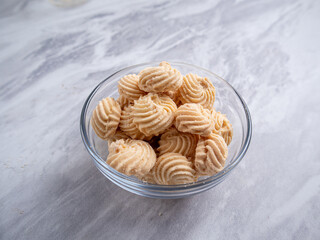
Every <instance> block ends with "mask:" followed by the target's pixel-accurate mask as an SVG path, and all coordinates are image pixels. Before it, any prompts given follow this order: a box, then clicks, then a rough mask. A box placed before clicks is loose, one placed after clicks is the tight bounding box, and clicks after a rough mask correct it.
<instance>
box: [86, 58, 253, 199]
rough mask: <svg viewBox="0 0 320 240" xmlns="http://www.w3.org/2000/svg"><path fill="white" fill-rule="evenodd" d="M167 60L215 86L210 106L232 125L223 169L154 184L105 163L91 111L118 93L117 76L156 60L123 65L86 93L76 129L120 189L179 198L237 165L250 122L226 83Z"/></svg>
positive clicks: (248, 136) (105, 149)
mask: <svg viewBox="0 0 320 240" xmlns="http://www.w3.org/2000/svg"><path fill="white" fill-rule="evenodd" d="M170 63H171V65H172V66H173V67H175V68H177V69H178V70H179V71H180V72H181V73H182V74H183V75H185V74H187V73H190V72H192V73H195V74H197V75H199V76H205V77H208V78H209V79H210V80H211V81H212V83H213V85H214V86H215V88H216V100H215V104H214V107H215V108H216V110H217V111H220V112H222V113H224V114H226V115H227V117H228V119H229V120H230V122H231V124H232V126H233V139H232V142H231V144H230V145H229V147H228V158H227V161H226V164H225V168H224V170H223V171H221V172H219V173H218V174H216V175H214V176H211V177H207V178H200V179H199V180H198V181H197V182H195V183H190V184H182V185H156V184H150V183H146V182H142V181H140V180H139V179H137V178H135V177H130V176H126V175H124V174H122V173H119V172H117V171H116V170H114V169H113V168H111V167H110V166H109V165H107V164H106V162H105V161H106V159H107V155H108V144H107V141H103V140H101V139H100V138H99V137H98V136H97V135H96V134H95V133H94V131H93V129H92V128H91V126H90V118H91V114H92V111H93V110H94V108H95V107H96V105H97V104H98V102H99V101H100V100H101V99H103V98H105V97H113V98H115V99H116V98H117V97H118V96H119V95H118V91H117V87H118V81H119V80H120V78H121V77H123V76H124V75H127V74H133V73H135V74H138V73H139V72H140V71H141V70H142V69H143V68H146V67H149V66H157V65H158V64H159V62H149V63H143V64H138V65H134V66H131V67H127V68H124V69H122V70H120V71H118V72H115V73H114V74H112V75H111V76H109V77H107V78H106V79H105V80H103V81H102V82H101V83H99V84H98V86H97V87H96V88H95V89H94V90H93V91H92V92H91V93H90V95H89V97H88V98H87V100H86V101H85V103H84V106H83V108H82V112H81V117H80V131H81V136H82V140H83V143H84V145H85V147H86V148H87V150H88V152H89V153H90V155H91V157H92V158H93V161H94V163H95V165H96V167H97V168H98V169H99V170H100V172H101V173H102V174H103V175H104V176H105V177H107V178H108V179H109V180H110V181H111V182H113V183H115V184H116V185H118V186H120V187H121V188H123V189H125V190H127V191H129V192H132V193H135V194H138V195H142V196H145V197H152V198H182V197H187V196H191V195H193V194H197V193H201V192H203V191H206V190H208V189H210V188H212V187H214V186H216V185H217V184H219V183H221V182H222V181H223V180H224V179H225V178H226V177H227V176H228V175H229V174H230V172H231V171H232V170H233V169H234V168H235V167H236V166H237V165H238V164H239V162H240V161H241V159H242V158H243V157H244V155H245V153H246V151H247V150H248V147H249V144H250V140H251V134H252V123H251V118H250V113H249V109H248V107H247V105H246V103H245V102H244V100H243V99H242V98H241V96H240V95H239V94H238V93H237V91H236V90H235V89H234V88H233V87H232V86H231V85H230V84H229V83H228V82H226V81H225V80H223V79H222V78H220V77H218V76H217V75H215V74H214V73H212V72H210V71H208V70H206V69H203V68H201V67H197V66H194V65H191V64H186V63H178V62H170Z"/></svg>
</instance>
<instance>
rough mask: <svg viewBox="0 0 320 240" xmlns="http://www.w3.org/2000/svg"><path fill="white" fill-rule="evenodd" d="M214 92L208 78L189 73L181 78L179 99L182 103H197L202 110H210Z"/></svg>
mask: <svg viewBox="0 0 320 240" xmlns="http://www.w3.org/2000/svg"><path fill="white" fill-rule="evenodd" d="M215 95H216V90H215V88H214V86H213V84H212V83H211V81H210V80H209V79H208V78H205V77H199V76H198V75H196V74H193V73H189V74H187V75H186V76H184V77H183V83H182V85H181V87H180V88H179V99H180V101H181V102H182V104H184V103H199V104H201V105H202V106H203V107H204V108H207V109H212V108H213V104H214V101H215Z"/></svg>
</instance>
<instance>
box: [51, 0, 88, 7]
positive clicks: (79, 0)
mask: <svg viewBox="0 0 320 240" xmlns="http://www.w3.org/2000/svg"><path fill="white" fill-rule="evenodd" d="M87 1H88V0H49V2H50V3H52V4H53V5H55V6H57V7H63V8H69V7H75V6H78V5H82V4H84V3H86V2H87Z"/></svg>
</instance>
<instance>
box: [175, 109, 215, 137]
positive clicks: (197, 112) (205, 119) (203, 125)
mask: <svg viewBox="0 0 320 240" xmlns="http://www.w3.org/2000/svg"><path fill="white" fill-rule="evenodd" d="M174 124H175V126H176V128H177V129H178V130H179V131H180V132H188V133H192V134H198V135H202V136H206V135H209V134H210V133H211V131H212V130H213V128H214V122H213V120H212V115H211V113H210V111H209V110H208V109H204V108H203V107H202V106H201V105H200V104H196V103H186V104H183V105H181V106H180V107H179V108H178V110H177V111H176V119H175V123H174Z"/></svg>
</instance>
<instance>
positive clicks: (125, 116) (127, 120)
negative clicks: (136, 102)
mask: <svg viewBox="0 0 320 240" xmlns="http://www.w3.org/2000/svg"><path fill="white" fill-rule="evenodd" d="M119 128H120V130H121V131H123V132H124V133H125V134H126V135H128V136H129V137H131V138H132V139H138V140H145V139H150V138H151V137H150V138H147V137H146V136H145V135H144V134H143V133H142V132H140V131H139V129H138V127H137V125H136V124H135V123H134V122H133V115H132V106H131V105H129V106H127V107H124V109H123V110H122V112H121V118H120V123H119Z"/></svg>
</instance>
